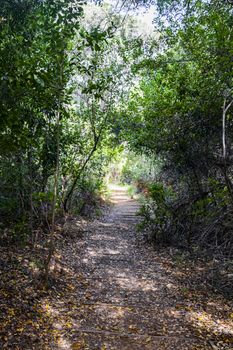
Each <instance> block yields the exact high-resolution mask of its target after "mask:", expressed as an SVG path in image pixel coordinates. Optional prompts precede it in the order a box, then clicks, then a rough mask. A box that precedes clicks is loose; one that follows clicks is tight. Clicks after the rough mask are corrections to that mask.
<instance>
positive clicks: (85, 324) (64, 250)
mask: <svg viewBox="0 0 233 350" xmlns="http://www.w3.org/2000/svg"><path fill="white" fill-rule="evenodd" d="M112 202H113V204H114V205H113V206H112V207H111V208H110V209H109V210H106V212H105V215H103V216H102V217H100V218H98V219H95V220H92V221H89V222H84V223H83V229H82V230H81V231H80V226H79V223H78V222H77V225H76V222H75V219H73V221H72V222H71V224H72V225H71V226H72V229H71V231H72V232H68V237H67V238H66V239H65V243H64V239H63V240H61V244H60V248H59V249H58V251H57V256H56V264H58V265H59V268H56V267H55V270H54V275H55V277H56V278H54V280H53V281H51V288H50V290H49V291H47V290H45V289H43V288H42V287H41V285H40V284H39V282H38V284H35V282H34V278H33V277H32V276H33V273H34V274H35V270H36V268H35V266H34V265H33V264H32V260H30V256H31V255H30V254H31V251H30V249H29V248H27V249H26V248H24V249H21V250H15V251H13V252H11V253H9V251H8V250H6V249H5V250H4V249H3V248H1V253H2V257H1V260H0V264H1V265H0V266H1V276H0V277H1V280H0V293H1V299H0V304H1V308H2V313H1V314H0V323H1V328H0V333H1V335H2V337H1V344H0V349H14V350H33V349H36V350H37V349H38V350H46V349H52V350H68V349H69V350H85V349H90V350H143V349H145V350H162V349H170V350H173V349H174V350H185V349H189V350H194V349H196V350H197V349H213V350H218V349H232V347H233V311H232V301H230V300H229V299H227V298H226V297H224V296H223V295H221V294H219V293H217V292H215V291H214V290H210V289H209V288H208V285H207V284H205V283H204V282H203V279H202V278H201V276H202V275H203V271H204V269H205V266H203V265H202V264H201V263H200V264H197V263H195V264H193V263H192V262H190V263H186V262H185V263H183V262H182V261H177V259H174V254H173V253H172V251H171V250H168V249H164V250H162V251H155V250H154V248H153V247H152V246H150V245H148V244H145V242H143V241H142V240H141V239H140V237H139V234H138V233H137V230H136V225H137V223H138V221H139V220H140V218H139V217H138V216H136V215H135V214H136V212H137V210H138V203H137V202H136V201H134V200H132V199H130V198H129V197H128V196H127V194H126V190H125V189H124V188H121V187H117V186H115V187H114V188H113V191H112ZM75 225H76V226H75ZM75 227H77V228H75ZM68 231H69V230H68ZM27 256H28V258H27ZM33 271H34V272H33Z"/></svg>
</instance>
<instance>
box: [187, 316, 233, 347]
mask: <svg viewBox="0 0 233 350" xmlns="http://www.w3.org/2000/svg"><path fill="white" fill-rule="evenodd" d="M187 318H188V319H189V321H190V322H191V323H192V324H193V326H194V327H195V328H197V329H199V330H200V331H201V330H205V331H208V332H209V333H212V334H214V335H222V336H226V337H227V336H230V338H231V341H233V318H232V315H231V314H229V317H228V319H219V318H217V317H216V316H213V315H212V314H210V313H208V312H205V311H203V310H198V311H194V310H191V311H189V313H188V316H187Z"/></svg>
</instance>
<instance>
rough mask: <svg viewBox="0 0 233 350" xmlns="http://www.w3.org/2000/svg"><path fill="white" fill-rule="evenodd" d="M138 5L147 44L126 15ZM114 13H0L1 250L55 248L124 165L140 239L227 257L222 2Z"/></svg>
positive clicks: (225, 17) (227, 30)
mask: <svg viewBox="0 0 233 350" xmlns="http://www.w3.org/2000/svg"><path fill="white" fill-rule="evenodd" d="M151 4H152V5H154V6H155V7H156V13H155V16H154V17H155V18H154V30H153V31H151V32H150V33H149V35H148V33H146V32H141V29H140V23H139V22H140V21H139V20H138V19H136V17H135V16H134V15H133V14H132V11H131V10H132V8H133V9H134V10H135V9H136V8H138V6H139V8H143V6H147V7H149V6H150V5H151ZM121 5H122V6H120V9H119V8H117V7H114V6H113V5H112V4H111V5H110V4H107V3H103V2H98V1H97V2H91V1H90V2H88V5H85V4H84V2H83V1H81V0H80V1H75V0H58V1H49V0H41V1H39V0H22V1H16V0H14V1H8V0H4V1H2V4H1V9H0V98H1V104H0V116H1V117H0V187H1V192H0V216H1V219H0V225H1V226H0V231H1V241H2V243H4V244H5V243H6V242H8V243H9V242H12V241H19V242H22V241H28V240H29V241H30V240H31V242H34V240H35V237H37V233H38V230H41V231H43V232H47V233H49V232H50V234H51V237H50V238H51V239H52V238H54V237H53V236H54V232H55V221H56V215H57V216H59V215H60V214H61V213H62V212H63V213H67V212H73V213H74V212H75V213H77V212H84V213H88V214H89V212H90V211H91V206H90V204H93V205H95V204H96V203H97V202H98V199H97V198H98V195H99V194H100V193H101V191H102V189H103V186H104V185H103V183H104V178H105V175H106V172H107V171H108V169H109V167H108V164H109V163H111V162H112V161H113V160H114V159H116V162H118V160H119V159H120V158H124V161H123V163H122V162H121V164H123V166H122V167H121V176H120V177H121V179H120V180H121V181H123V182H126V183H129V182H133V183H134V185H136V186H138V187H140V188H139V190H140V191H142V192H144V197H145V198H144V204H143V206H142V215H143V216H144V221H143V226H144V227H145V229H146V231H147V232H149V236H153V238H154V239H155V240H156V241H157V242H158V241H160V242H164V243H165V242H166V243H179V242H181V243H182V245H188V246H189V247H191V246H197V245H198V246H202V247H205V248H211V249H212V250H214V251H216V249H217V251H221V252H224V253H227V254H229V255H231V254H232V247H233V240H232V237H233V236H232V215H231V212H232V202H233V184H232V177H233V173H232V171H233V154H232V137H233V127H232V126H233V125H232V108H233V86H232V83H233V80H232V78H233V77H232V68H233V60H232V47H233V30H232V28H233V25H232V24H233V6H232V2H231V1H218V0H215V1H212V0H208V1H201V0H199V1H198V0H195V1H194V0H191V1H185V0H177V1H165V0H164V1H134V2H127V1H126V2H123V4H121ZM140 6H141V7H140ZM130 9H131V10H130ZM141 26H143V24H141ZM125 146H126V149H127V150H130V152H128V151H125V152H123V151H122V149H123V148H124V147H125ZM110 168H111V167H110ZM113 168H114V166H113ZM118 170H119V169H118Z"/></svg>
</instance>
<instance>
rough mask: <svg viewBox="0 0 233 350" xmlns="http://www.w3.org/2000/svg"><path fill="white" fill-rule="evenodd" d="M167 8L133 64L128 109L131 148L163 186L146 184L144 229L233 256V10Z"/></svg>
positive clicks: (225, 6) (211, 4) (197, 4)
mask: <svg viewBox="0 0 233 350" xmlns="http://www.w3.org/2000/svg"><path fill="white" fill-rule="evenodd" d="M170 3H171V2H165V1H164V3H163V4H160V5H163V6H162V7H161V6H160V11H162V13H163V15H167V16H166V20H165V21H164V22H163V23H161V21H159V23H157V28H158V30H159V32H160V40H159V46H158V48H157V52H156V54H155V53H154V51H153V56H152V57H147V58H146V59H144V60H142V61H141V62H140V63H139V64H138V65H137V69H139V70H140V71H141V72H142V78H141V81H140V86H139V87H138V88H137V89H136V90H135V89H134V90H133V91H132V93H131V100H130V103H129V105H128V107H127V109H126V110H125V113H126V115H127V121H126V124H128V126H129V128H130V130H132V131H130V135H129V140H130V145H131V147H132V149H134V150H136V151H137V152H139V153H141V152H142V153H145V154H148V155H157V156H158V157H160V158H161V159H162V161H163V170H162V174H158V178H159V176H160V178H161V175H162V183H161V182H160V183H152V184H151V185H149V197H150V199H149V201H147V202H146V204H145V205H144V207H143V210H142V212H143V215H144V217H145V220H144V224H145V226H146V227H147V229H148V225H149V226H150V227H151V229H152V231H153V232H154V239H155V240H156V241H158V240H160V241H163V242H167V243H168V242H173V243H179V242H180V244H182V245H187V244H188V245H189V246H190V244H194V245H196V246H205V247H206V248H207V247H208V248H211V249H214V250H215V249H217V250H220V251H221V252H222V251H225V252H226V251H227V252H228V254H230V255H231V254H232V244H233V241H232V237H233V236H232V215H231V212H232V199H233V196H232V194H233V192H232V189H233V185H232V176H233V173H232V171H233V163H232V161H233V158H232V137H233V133H232V132H233V128H232V126H233V125H232V103H233V86H232V83H233V80H232V78H233V76H232V72H233V70H232V68H233V66H232V47H233V32H232V20H233V17H232V15H233V8H232V4H231V3H230V2H222V1H186V2H182V1H177V2H172V3H173V4H172V5H170ZM178 8H179V9H180V10H182V11H181V12H177V9H178ZM160 19H161V18H160ZM157 44H158V43H157ZM150 231H151V230H150Z"/></svg>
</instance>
